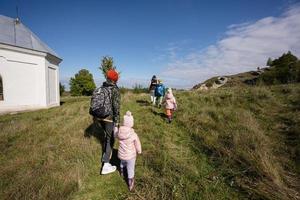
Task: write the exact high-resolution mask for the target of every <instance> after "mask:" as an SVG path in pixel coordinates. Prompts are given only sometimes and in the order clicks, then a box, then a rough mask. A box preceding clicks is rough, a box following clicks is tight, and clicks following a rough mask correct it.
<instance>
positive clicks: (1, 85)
mask: <svg viewBox="0 0 300 200" xmlns="http://www.w3.org/2000/svg"><path fill="white" fill-rule="evenodd" d="M3 100H4V98H3V83H2V77H1V76H0V101H3Z"/></svg>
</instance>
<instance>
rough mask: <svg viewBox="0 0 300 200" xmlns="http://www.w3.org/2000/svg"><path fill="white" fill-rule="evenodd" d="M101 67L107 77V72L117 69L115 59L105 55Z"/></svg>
mask: <svg viewBox="0 0 300 200" xmlns="http://www.w3.org/2000/svg"><path fill="white" fill-rule="evenodd" d="M99 69H100V70H101V71H102V73H103V76H104V77H105V78H106V72H107V71H108V70H110V69H116V66H114V60H113V58H112V57H109V56H104V57H103V58H102V60H101V66H100V67H99Z"/></svg>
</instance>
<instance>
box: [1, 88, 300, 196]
mask: <svg viewBox="0 0 300 200" xmlns="http://www.w3.org/2000/svg"><path fill="white" fill-rule="evenodd" d="M299 86H300V85H299V84H296V85H279V86H275V87H253V88H237V87H236V88H224V89H219V90H213V91H209V92H206V93H199V92H177V93H176V97H177V101H178V105H179V109H178V111H177V112H176V113H175V120H174V122H173V123H172V124H167V123H166V122H165V119H164V118H163V110H161V109H158V108H152V107H151V106H149V105H148V103H147V101H148V98H149V97H148V95H146V94H133V93H130V92H127V93H125V94H123V95H122V114H124V113H125V112H126V111H127V110H130V111H131V112H132V113H133V115H134V117H135V127H134V128H135V130H136V132H137V133H138V135H139V137H140V139H141V142H142V148H143V153H142V155H141V156H139V157H138V158H137V164H136V190H135V192H132V193H130V192H128V190H127V187H126V184H125V182H124V181H123V180H122V178H121V177H120V176H119V174H118V173H113V174H109V175H106V176H100V175H99V170H100V158H101V144H100V141H99V138H100V135H99V134H101V133H100V132H98V131H96V129H94V127H93V126H91V125H92V119H91V117H90V116H89V114H88V108H89V98H88V97H77V98H74V97H66V98H63V99H62V101H64V102H65V103H64V104H63V105H62V106H60V107H57V108H52V109H49V110H41V111H36V112H28V113H22V114H16V115H5V116H0V150H1V154H0V199H297V198H298V199H299V196H298V197H297V196H296V195H297V191H299V189H298V188H297V185H296V184H297V183H298V182H297V181H298V180H299V179H298V178H299V174H300V170H299V169H300V168H299V154H300V153H299V149H300V142H299V138H300V137H299V135H300V134H299V130H300V127H299V119H300V114H299V105H300V95H299V94H300V89H299ZM87 132H89V133H90V134H89V135H90V137H87ZM95 136H96V137H95ZM117 146H118V143H116V144H115V148H117ZM298 187H299V186H298ZM298 195H299V194H298Z"/></svg>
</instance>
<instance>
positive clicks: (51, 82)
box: [45, 59, 60, 107]
mask: <svg viewBox="0 0 300 200" xmlns="http://www.w3.org/2000/svg"><path fill="white" fill-rule="evenodd" d="M45 72H46V80H47V81H46V84H47V87H46V92H47V95H46V96H47V98H46V99H47V105H48V106H49V107H52V106H59V105H60V94H59V68H58V66H57V65H56V64H55V63H54V62H53V61H51V60H49V59H46V65H45Z"/></svg>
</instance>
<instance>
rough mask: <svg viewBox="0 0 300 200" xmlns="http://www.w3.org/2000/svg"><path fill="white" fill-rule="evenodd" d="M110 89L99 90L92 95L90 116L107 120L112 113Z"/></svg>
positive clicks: (100, 88) (101, 88)
mask: <svg viewBox="0 0 300 200" xmlns="http://www.w3.org/2000/svg"><path fill="white" fill-rule="evenodd" d="M109 90H110V88H108V87H103V86H101V87H99V88H97V89H96V90H95V91H94V92H93V95H92V98H91V105H90V111H89V113H90V115H92V116H94V117H97V118H100V119H105V118H106V117H108V116H109V115H110V114H111V113H112V103H111V92H110V91H109Z"/></svg>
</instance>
